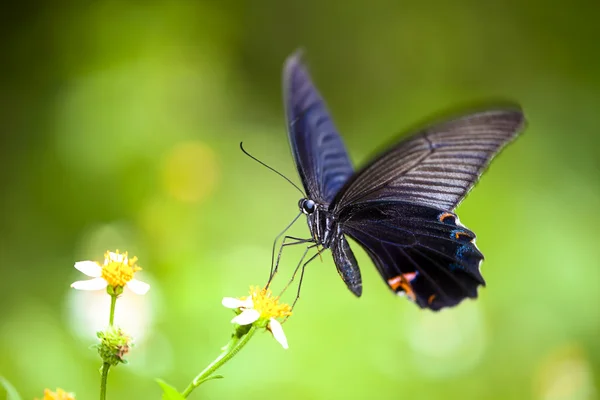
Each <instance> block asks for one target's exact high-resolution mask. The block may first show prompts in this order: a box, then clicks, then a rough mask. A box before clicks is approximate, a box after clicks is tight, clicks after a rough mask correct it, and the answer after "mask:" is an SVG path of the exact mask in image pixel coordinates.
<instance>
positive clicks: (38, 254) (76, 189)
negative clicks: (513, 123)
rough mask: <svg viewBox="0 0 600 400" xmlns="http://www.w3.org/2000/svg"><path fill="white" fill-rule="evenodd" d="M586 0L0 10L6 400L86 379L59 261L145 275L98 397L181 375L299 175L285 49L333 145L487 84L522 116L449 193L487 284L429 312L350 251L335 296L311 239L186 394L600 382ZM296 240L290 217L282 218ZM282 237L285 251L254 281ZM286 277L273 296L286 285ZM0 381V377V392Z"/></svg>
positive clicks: (79, 300)
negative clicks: (463, 196)
mask: <svg viewBox="0 0 600 400" xmlns="http://www.w3.org/2000/svg"><path fill="white" fill-rule="evenodd" d="M598 4H599V3H598V2H589V1H588V2H585V1H573V2H570V3H569V5H568V6H566V5H564V6H562V7H559V6H556V7H555V6H551V5H549V4H548V3H547V2H544V1H541V0H536V1H529V2H521V1H516V0H514V1H506V2H494V3H492V2H476V1H457V2H444V1H441V0H436V1H433V2H401V1H400V2H397V1H371V2H361V1H330V2H322V1H318V0H306V1H302V2H285V1H278V0H266V1H253V2H250V1H248V2H242V1H239V2H232V1H203V2H201V1H197V2H193V1H146V2H136V1H122V2H118V1H94V2H74V1H59V2H37V3H36V2H22V3H18V4H17V3H15V4H13V5H12V6H10V7H9V6H3V9H2V11H1V12H0V21H1V23H0V41H1V49H2V50H1V52H2V55H1V61H2V62H1V63H0V81H1V88H0V89H1V90H0V185H1V190H2V196H1V199H2V206H1V208H0V210H1V211H0V212H1V215H2V219H1V229H0V263H1V268H2V269H1V271H2V275H1V278H0V306H1V313H2V314H1V319H0V375H3V376H5V377H6V378H7V379H9V380H10V381H11V382H12V383H13V384H14V385H15V386H16V387H17V388H18V389H19V390H20V392H21V394H22V395H23V398H24V399H27V398H29V399H30V398H33V397H35V396H38V397H41V395H42V392H43V389H44V388H45V387H48V388H52V389H54V388H56V387H62V388H64V389H66V390H69V391H73V392H76V393H77V395H78V398H79V399H90V398H97V396H98V386H99V378H100V375H99V367H100V363H99V359H98V357H97V355H96V354H95V352H94V351H92V350H89V349H88V346H89V345H90V344H92V343H94V331H95V329H99V328H100V327H102V325H103V324H104V323H105V321H106V318H107V310H108V308H107V304H106V303H105V301H106V300H107V299H106V297H107V296H106V295H102V294H101V293H92V292H77V293H75V291H74V290H72V289H70V288H69V285H70V283H71V282H73V281H75V280H79V279H84V278H85V277H84V276H83V275H82V274H80V273H79V272H78V271H76V270H75V269H74V268H73V267H72V266H73V263H74V262H75V261H79V260H87V259H93V260H101V259H102V255H103V253H104V251H105V250H107V249H111V250H115V249H117V248H118V249H121V250H128V251H129V252H130V253H131V254H134V255H137V256H138V257H139V259H140V261H139V263H140V265H141V266H142V267H144V271H143V272H141V273H140V274H139V275H138V277H139V278H140V279H141V280H145V281H147V282H149V283H151V285H152V289H151V291H150V292H149V293H148V294H147V295H146V296H144V297H135V296H131V295H126V296H124V298H123V299H122V300H120V301H119V303H118V304H117V322H120V323H121V324H122V325H123V326H125V327H126V328H127V329H129V330H130V331H131V332H132V333H133V334H134V335H135V336H136V337H137V338H138V342H137V346H136V347H135V348H134V350H133V351H132V353H131V356H130V358H129V359H130V364H129V365H128V366H119V367H118V368H116V369H115V370H113V371H112V372H111V374H110V379H109V390H108V394H109V398H111V399H146V398H148V399H151V398H159V396H160V390H159V387H158V386H157V385H156V384H155V383H154V382H153V379H154V378H155V377H161V378H163V379H165V380H166V381H168V382H170V383H172V384H173V385H175V386H177V387H178V388H181V389H183V388H184V387H185V386H186V385H187V383H188V382H189V381H190V380H191V379H192V378H193V376H195V374H196V373H197V372H199V371H200V370H201V369H202V368H203V367H204V366H205V365H206V364H207V363H208V362H209V361H210V360H212V359H213V358H214V357H215V356H216V355H217V354H218V352H219V348H220V347H221V346H222V345H224V344H225V343H226V342H227V340H228V337H229V335H230V333H231V329H232V327H231V325H230V323H229V320H230V318H231V316H232V314H231V312H230V311H228V310H226V309H224V308H223V307H222V306H221V305H220V301H221V298H222V297H223V296H242V295H244V294H245V293H246V292H247V290H248V286H249V285H250V284H264V283H265V281H266V278H267V275H268V269H269V262H270V246H271V243H272V240H273V238H274V236H275V235H276V234H277V233H278V232H279V231H280V230H281V229H282V228H283V227H284V226H285V225H286V224H287V223H288V222H289V221H291V219H292V218H293V217H294V216H295V215H296V213H297V201H298V197H299V196H298V193H297V192H296V191H295V190H294V189H293V188H292V187H291V186H290V185H289V184H287V183H286V182H285V181H283V180H282V179H280V178H278V177H277V176H275V175H274V174H273V173H271V172H269V171H267V170H266V169H264V168H262V167H260V166H258V165H257V164H255V163H254V162H252V161H251V160H250V159H248V158H247V157H245V156H244V155H243V154H242V153H241V152H240V151H239V148H238V144H239V142H240V141H244V142H245V145H246V147H247V149H248V150H249V151H251V152H252V153H253V154H254V155H255V156H257V157H259V158H261V159H262V160H264V161H265V162H267V163H269V164H270V165H272V166H273V167H275V168H277V169H279V170H280V171H282V172H283V173H285V174H287V175H288V176H290V177H292V178H293V179H295V180H296V182H298V181H299V180H298V179H297V176H296V172H295V169H294V166H293V162H292V158H291V155H290V152H289V149H288V143H287V137H286V133H285V122H284V116H283V109H282V102H281V84H280V80H281V78H280V75H281V67H282V63H283V61H284V59H285V57H286V56H287V55H288V54H289V53H291V52H292V51H293V50H295V49H296V48H297V47H299V46H303V47H304V48H305V50H306V55H307V62H308V64H309V66H310V68H311V71H312V74H313V77H314V79H315V81H316V83H317V85H318V86H319V88H320V90H321V92H322V93H323V95H324V97H325V98H326V99H327V102H328V104H329V107H330V110H331V112H332V114H333V117H334V119H335V121H336V124H337V126H338V128H339V130H340V131H341V132H342V135H343V137H344V139H345V141H346V144H347V147H348V149H349V152H350V154H351V157H352V159H353V160H354V162H355V163H356V164H360V163H361V162H364V161H365V160H366V159H368V157H370V156H372V155H373V154H374V153H375V152H377V151H379V150H380V149H382V148H383V147H385V146H386V145H388V144H389V143H392V142H393V141H395V140H397V139H398V138H399V137H401V136H402V134H403V132H404V133H405V130H406V127H408V126H413V125H414V124H415V123H416V122H418V121H423V119H427V117H429V116H431V115H436V114H439V113H440V112H444V111H445V110H448V109H456V107H460V106H461V105H464V104H478V103H479V102H486V103H489V102H490V101H494V100H496V99H505V100H506V99H507V100H512V101H515V102H518V103H520V104H521V105H522V106H523V108H524V110H525V112H526V115H527V117H528V121H529V125H528V129H527V130H526V132H525V134H524V135H523V136H522V137H521V138H519V139H518V140H517V141H516V142H515V143H514V144H512V145H510V146H509V147H508V148H507V149H506V151H505V152H504V153H502V154H501V155H500V156H499V157H498V158H497V159H496V161H495V162H494V163H493V165H492V167H491V169H490V170H489V171H488V173H486V175H485V177H484V178H483V180H482V181H481V183H480V184H479V185H478V186H477V188H476V189H475V190H474V191H473V192H472V193H471V194H470V195H469V197H468V199H467V200H466V201H465V202H464V203H463V204H462V205H461V207H460V208H459V210H458V212H459V214H460V216H461V220H462V221H463V222H464V223H465V224H466V225H467V226H468V227H469V228H471V229H473V230H474V231H475V232H476V233H477V235H478V245H479V247H480V249H481V250H482V251H483V252H484V254H485V255H486V261H485V262H484V264H483V274H484V276H485V278H486V280H487V282H488V286H487V288H485V289H482V290H481V291H480V298H479V299H478V300H477V301H465V302H464V303H463V304H461V305H460V306H459V307H457V308H455V309H451V310H445V311H443V312H441V313H432V312H428V311H423V310H419V309H418V308H417V307H416V306H415V305H413V304H411V303H410V302H409V301H407V300H405V299H401V298H397V297H395V296H393V295H392V294H391V292H389V290H388V289H387V288H386V286H385V285H384V284H383V282H382V281H381V278H380V277H379V276H378V275H377V272H376V271H375V268H374V267H373V266H372V265H371V262H370V261H369V260H368V257H367V256H366V255H365V253H364V252H363V251H362V250H359V248H358V246H357V245H354V249H355V252H356V253H357V255H358V257H359V262H360V264H361V266H362V271H363V280H364V283H365V290H364V294H363V297H362V298H361V299H356V298H354V296H352V295H351V294H350V293H349V292H348V291H347V289H346V287H345V285H344V284H343V282H342V281H341V280H340V278H339V277H338V275H337V273H336V272H335V267H334V264H333V261H332V259H331V257H330V256H329V255H328V254H326V255H325V256H324V257H323V262H322V263H321V262H319V261H317V262H314V263H313V264H311V265H310V268H309V269H308V270H307V273H306V276H305V280H304V286H303V295H302V298H301V300H300V302H299V304H298V306H297V308H296V310H295V313H294V316H293V317H292V318H291V319H290V320H289V321H288V322H287V323H286V324H285V330H286V333H287V336H288V340H289V343H290V349H289V350H287V351H285V350H282V348H281V347H280V346H279V345H278V344H277V343H276V342H275V341H274V340H272V338H271V337H270V335H269V334H264V335H262V334H261V335H257V337H256V338H255V339H254V340H253V341H252V342H251V343H250V345H249V346H248V347H247V348H245V349H244V351H243V352H242V353H240V354H239V355H238V356H237V357H236V359H234V360H233V362H231V364H228V365H226V366H225V368H223V369H222V371H221V372H222V373H223V374H224V375H225V376H226V379H225V380H221V381H214V382H209V383H207V384H206V385H205V386H203V387H201V388H200V389H198V390H197V391H196V392H195V393H194V394H193V395H192V396H191V398H198V399H200V398H204V399H235V398H242V397H243V398H245V399H272V398H273V399H275V398H286V399H362V398H375V399H438V398H440V399H441V398H444V399H484V398H485V399H503V400H505V399H553V400H554V399H569V400H572V399H575V400H579V399H593V398H598V393H599V392H598V390H599V388H600V340H599V339H600V240H599V239H600V233H599V231H598V222H600V218H599V217H598V212H599V211H598V210H599V209H600V161H599V160H600V134H599V132H598V129H599V128H598V126H599V121H600V114H599V112H600V111H599V110H600V51H598V49H599V48H598V45H599V43H600V31H599V29H598V22H597V16H598V15H599V11H600V6H598ZM293 232H294V233H295V234H297V235H302V236H306V235H307V233H308V229H307V227H306V224H305V222H304V221H301V222H299V223H298V224H297V226H296V227H295V228H294V230H293ZM299 255H300V253H299V249H295V250H290V251H289V252H286V253H285V254H284V258H283V265H282V272H281V275H279V276H278V281H277V284H279V285H282V284H283V282H284V281H285V280H286V279H287V278H288V277H289V275H290V274H291V270H292V269H293V267H294V266H295V261H296V260H297V259H298V256H299ZM290 294H293V293H290ZM0 393H1V392H0Z"/></svg>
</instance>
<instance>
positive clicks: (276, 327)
mask: <svg viewBox="0 0 600 400" xmlns="http://www.w3.org/2000/svg"><path fill="white" fill-rule="evenodd" d="M269 330H270V331H271V333H272V334H273V337H274V338H275V340H277V341H278V342H279V344H280V345H281V346H282V347H283V348H284V349H286V350H287V348H288V342H287V338H286V337H285V333H284V332H283V327H282V326H281V324H280V323H279V321H277V320H276V319H275V318H271V319H269Z"/></svg>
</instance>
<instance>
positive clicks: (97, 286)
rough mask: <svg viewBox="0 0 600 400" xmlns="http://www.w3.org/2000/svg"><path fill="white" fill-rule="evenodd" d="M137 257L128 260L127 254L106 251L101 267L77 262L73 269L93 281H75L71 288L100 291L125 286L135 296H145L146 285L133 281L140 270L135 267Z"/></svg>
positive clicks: (85, 262)
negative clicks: (108, 287)
mask: <svg viewBox="0 0 600 400" xmlns="http://www.w3.org/2000/svg"><path fill="white" fill-rule="evenodd" d="M136 262H137V257H133V258H129V256H128V255H127V252H125V253H119V251H118V250H117V252H116V253H113V252H112V251H107V252H106V253H105V254H104V263H103V264H102V265H100V264H98V263H96V262H94V261H79V262H76V263H75V268H76V269H77V270H78V271H81V272H83V273H84V274H86V275H87V276H90V277H92V278H94V279H91V280H89V281H77V282H75V283H73V284H72V285H71V287H72V288H75V289H80V290H101V289H105V288H106V287H107V286H110V287H112V288H118V287H121V288H122V287H124V286H127V287H128V288H129V289H130V290H131V291H132V292H133V293H135V294H146V293H147V292H148V290H150V285H148V284H147V283H144V282H141V281H138V280H137V279H133V276H134V274H135V273H136V272H138V271H140V270H141V268H140V267H139V266H138V265H136Z"/></svg>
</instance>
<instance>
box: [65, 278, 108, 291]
mask: <svg viewBox="0 0 600 400" xmlns="http://www.w3.org/2000/svg"><path fill="white" fill-rule="evenodd" d="M106 285H107V283H106V281H105V280H104V279H102V278H94V279H88V280H86V281H77V282H73V283H72V284H71V287H72V288H73V289H77V290H101V289H104V288H105V287H106Z"/></svg>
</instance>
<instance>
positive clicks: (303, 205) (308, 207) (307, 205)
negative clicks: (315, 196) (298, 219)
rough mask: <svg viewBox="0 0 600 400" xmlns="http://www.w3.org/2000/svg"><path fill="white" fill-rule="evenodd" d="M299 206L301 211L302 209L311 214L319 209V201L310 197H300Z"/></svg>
mask: <svg viewBox="0 0 600 400" xmlns="http://www.w3.org/2000/svg"><path fill="white" fill-rule="evenodd" d="M298 207H300V211H302V212H303V213H304V214H306V215H310V214H312V213H314V212H315V210H316V209H317V203H315V202H314V201H312V200H310V199H300V201H299V202H298Z"/></svg>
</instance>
